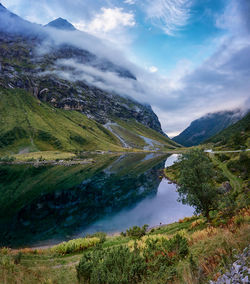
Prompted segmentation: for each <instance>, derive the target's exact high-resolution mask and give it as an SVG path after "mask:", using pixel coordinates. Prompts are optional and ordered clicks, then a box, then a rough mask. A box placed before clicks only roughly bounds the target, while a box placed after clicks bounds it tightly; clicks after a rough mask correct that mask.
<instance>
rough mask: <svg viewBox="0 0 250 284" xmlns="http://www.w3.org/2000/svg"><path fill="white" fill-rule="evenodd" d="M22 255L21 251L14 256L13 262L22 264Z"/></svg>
mask: <svg viewBox="0 0 250 284" xmlns="http://www.w3.org/2000/svg"><path fill="white" fill-rule="evenodd" d="M21 258H22V253H21V252H20V251H19V252H18V253H17V254H15V255H14V257H13V260H14V263H15V264H19V263H20V262H21Z"/></svg>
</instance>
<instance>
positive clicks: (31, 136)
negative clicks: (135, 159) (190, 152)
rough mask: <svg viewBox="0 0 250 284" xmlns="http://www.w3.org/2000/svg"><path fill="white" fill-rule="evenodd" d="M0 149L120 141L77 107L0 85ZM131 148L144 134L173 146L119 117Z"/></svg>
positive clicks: (102, 145)
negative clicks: (62, 106)
mask: <svg viewBox="0 0 250 284" xmlns="http://www.w3.org/2000/svg"><path fill="white" fill-rule="evenodd" d="M0 122H1V123H0V153H1V154H2V155H6V154H16V153H27V152H35V151H55V150H59V151H67V152H72V151H76V150H77V151H93V150H111V151H121V150H124V149H123V143H121V141H120V139H119V138H118V137H117V136H116V135H115V134H113V133H112V132H111V131H109V130H108V129H106V128H105V127H104V126H102V125H101V124H99V123H97V122H95V121H94V120H92V119H89V118H87V117H86V115H83V114H82V113H80V112H77V111H66V110H62V109H57V108H54V107H52V106H50V105H49V104H46V103H42V102H40V101H39V100H37V99H36V98H35V97H33V96H32V95H30V94H29V93H27V92H25V91H23V90H20V89H13V90H10V89H8V90H7V89H0ZM119 124H120V125H121V126H122V127H121V129H122V131H123V132H124V131H126V135H121V136H123V138H124V140H126V141H127V140H128V144H129V145H131V146H132V147H131V148H139V149H143V147H144V146H145V142H144V140H143V139H142V138H140V137H139V136H138V134H139V135H140V134H141V135H144V136H146V137H148V138H151V139H154V140H157V141H158V142H159V143H161V144H162V147H161V148H166V149H171V148H175V147H174V145H176V144H173V143H171V141H170V139H168V138H166V137H164V136H163V135H161V134H160V133H158V132H156V131H154V130H152V129H150V128H148V127H145V126H143V125H142V124H140V123H137V122H135V121H130V122H128V123H126V122H122V121H119Z"/></svg>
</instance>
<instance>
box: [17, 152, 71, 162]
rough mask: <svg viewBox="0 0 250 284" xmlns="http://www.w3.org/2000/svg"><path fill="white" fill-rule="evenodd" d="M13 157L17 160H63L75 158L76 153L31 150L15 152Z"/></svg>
mask: <svg viewBox="0 0 250 284" xmlns="http://www.w3.org/2000/svg"><path fill="white" fill-rule="evenodd" d="M13 157H14V158H15V159H16V160H18V161H29V160H38V159H42V160H48V161H51V160H58V159H59V160H65V159H72V158H75V157H76V155H75V154H73V153H67V152H59V151H39V152H31V153H26V154H16V155H13Z"/></svg>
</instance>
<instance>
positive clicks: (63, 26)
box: [45, 18, 76, 31]
mask: <svg viewBox="0 0 250 284" xmlns="http://www.w3.org/2000/svg"><path fill="white" fill-rule="evenodd" d="M45 27H51V28H56V29H60V30H67V31H75V30H76V28H75V27H74V26H73V25H72V24H71V23H69V22H68V21H67V20H65V19H63V18H57V19H55V20H54V21H51V22H49V23H48V24H47V25H46V26H45Z"/></svg>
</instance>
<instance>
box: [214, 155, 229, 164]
mask: <svg viewBox="0 0 250 284" xmlns="http://www.w3.org/2000/svg"><path fill="white" fill-rule="evenodd" d="M216 157H217V158H218V159H219V160H220V161H221V162H225V161H228V160H230V156H228V155H226V154H216Z"/></svg>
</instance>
